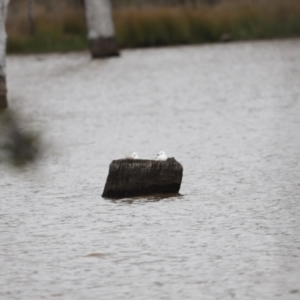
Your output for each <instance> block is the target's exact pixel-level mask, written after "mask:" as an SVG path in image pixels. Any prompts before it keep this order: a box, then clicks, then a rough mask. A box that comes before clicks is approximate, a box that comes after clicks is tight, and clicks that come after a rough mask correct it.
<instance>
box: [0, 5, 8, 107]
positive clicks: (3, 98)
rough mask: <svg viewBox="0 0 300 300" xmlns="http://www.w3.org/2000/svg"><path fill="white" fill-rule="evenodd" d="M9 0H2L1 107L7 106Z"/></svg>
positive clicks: (0, 18)
mask: <svg viewBox="0 0 300 300" xmlns="http://www.w3.org/2000/svg"><path fill="white" fill-rule="evenodd" d="M8 2H9V0H0V109H4V108H7V99H6V72H5V54H6V31H5V18H6V9H7V5H8Z"/></svg>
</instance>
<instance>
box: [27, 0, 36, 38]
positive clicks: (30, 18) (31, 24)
mask: <svg viewBox="0 0 300 300" xmlns="http://www.w3.org/2000/svg"><path fill="white" fill-rule="evenodd" d="M28 22H29V34H30V35H33V34H34V32H35V24H34V20H33V0H28Z"/></svg>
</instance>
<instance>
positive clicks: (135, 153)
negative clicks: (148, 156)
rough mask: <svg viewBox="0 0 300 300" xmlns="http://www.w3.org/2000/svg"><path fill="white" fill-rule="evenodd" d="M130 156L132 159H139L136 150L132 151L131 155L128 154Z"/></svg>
mask: <svg viewBox="0 0 300 300" xmlns="http://www.w3.org/2000/svg"><path fill="white" fill-rule="evenodd" d="M130 157H131V158H132V159H139V155H138V153H137V152H132V153H131V155H130Z"/></svg>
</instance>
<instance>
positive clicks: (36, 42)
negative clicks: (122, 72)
mask: <svg viewBox="0 0 300 300" xmlns="http://www.w3.org/2000/svg"><path fill="white" fill-rule="evenodd" d="M24 11H25V12H26V10H20V11H19V13H18V14H17V13H15V15H14V17H13V18H12V15H13V13H11V15H10V18H9V19H8V23H7V28H8V52H10V53H12V52H13V53H26V52H52V51H75V50H83V49H87V47H88V42H87V38H86V25H85V18H84V12H83V10H82V8H80V7H76V8H73V9H70V8H68V9H57V10H56V11H55V12H49V11H48V10H47V9H46V8H45V7H43V6H40V7H38V8H37V9H35V14H34V20H35V32H34V34H33V35H30V34H29V28H28V20H27V15H26V14H25V13H24ZM113 19H114V23H115V28H116V38H117V41H118V44H119V46H120V47H121V48H136V47H157V46H168V45H180V44H199V43H210V42H218V41H224V40H249V39H272V38H286V37H297V36H298V37H299V36H300V1H298V0H266V1H247V0H243V1H236V0H235V1H234V0H227V1H222V2H220V3H219V4H217V5H204V4H197V5H196V6H194V7H191V6H172V7H170V6H168V7H161V6H151V7H142V8H136V7H132V5H131V6H128V7H124V6H121V7H119V8H118V7H117V8H115V9H114V11H113ZM12 20H13V21H12Z"/></svg>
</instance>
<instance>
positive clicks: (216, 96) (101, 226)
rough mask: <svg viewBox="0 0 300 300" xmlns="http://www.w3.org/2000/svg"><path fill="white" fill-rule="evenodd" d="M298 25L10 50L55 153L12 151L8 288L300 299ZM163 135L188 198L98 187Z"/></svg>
mask: <svg viewBox="0 0 300 300" xmlns="http://www.w3.org/2000/svg"><path fill="white" fill-rule="evenodd" d="M299 83H300V40H286V41H271V42H251V43H235V44H226V45H224V44H223V45H213V46H195V47H176V48H164V49H152V50H134V51H123V52H122V56H121V58H115V59H110V60H102V61H91V60H90V59H89V56H88V53H80V54H70V55H38V56H25V57H22V56H10V57H8V88H9V95H10V105H11V107H12V108H14V109H15V110H16V111H19V112H20V113H21V114H22V116H23V118H24V120H23V121H24V123H25V124H26V125H27V126H29V127H30V128H35V129H37V128H38V129H39V130H40V131H41V132H42V133H43V137H44V140H43V142H44V145H45V148H46V153H45V155H44V159H43V160H41V161H40V162H39V163H38V164H37V165H36V166H34V167H32V168H28V169H25V170H23V171H21V172H19V171H17V170H14V169H10V168H8V167H7V166H5V165H1V170H0V176H1V181H0V185H1V194H0V195H1V207H0V208H1V210H0V231H1V237H0V266H1V276H0V296H1V298H2V299H43V298H45V299H52V298H53V299H284V300H285V299H299V298H300V281H299V278H300V271H299V270H300V224H299V212H300V210H299V208H300V207H299V206H300V204H299V195H300V181H299V178H300V176H299V175H300V166H299V158H300V135H299V130H300V117H299V115H300V84H299ZM159 150H164V151H166V153H167V155H168V156H172V157H173V156H174V157H175V158H176V159H177V160H178V161H179V162H181V163H182V165H183V167H184V177H183V182H182V188H181V194H182V195H183V196H182V197H174V198H167V199H161V200H159V199H155V198H151V197H150V198H144V199H143V198H142V199H139V200H135V201H132V199H124V200H121V201H110V200H104V199H102V198H101V193H102V191H103V188H104V184H105V180H106V176H107V172H108V166H109V163H110V162H111V161H112V160H113V159H118V158H122V157H124V156H126V155H128V154H130V153H131V152H133V151H137V152H138V153H139V155H140V157H141V158H154V157H155V155H156V153H157V152H158V151H159Z"/></svg>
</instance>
